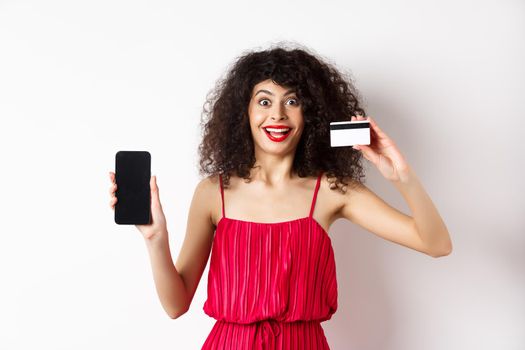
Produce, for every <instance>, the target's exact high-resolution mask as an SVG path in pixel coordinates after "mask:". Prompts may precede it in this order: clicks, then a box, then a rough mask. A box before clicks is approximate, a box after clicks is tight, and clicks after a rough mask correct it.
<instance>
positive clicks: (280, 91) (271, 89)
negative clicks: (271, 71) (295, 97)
mask: <svg viewBox="0 0 525 350" xmlns="http://www.w3.org/2000/svg"><path fill="white" fill-rule="evenodd" d="M260 90H265V91H263V92H264V93H269V94H270V95H271V94H273V95H285V94H288V93H291V92H293V89H290V88H289V87H286V86H282V85H279V84H276V83H274V82H273V80H271V79H267V80H263V81H261V82H259V83H258V84H255V86H254V87H253V90H252V96H253V95H254V94H256V93H258V92H259V91H260Z"/></svg>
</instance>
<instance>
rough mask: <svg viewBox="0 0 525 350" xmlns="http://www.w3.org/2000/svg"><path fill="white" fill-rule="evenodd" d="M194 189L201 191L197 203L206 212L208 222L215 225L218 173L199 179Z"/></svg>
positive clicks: (218, 190) (218, 186) (218, 193)
mask: <svg viewBox="0 0 525 350" xmlns="http://www.w3.org/2000/svg"><path fill="white" fill-rule="evenodd" d="M195 191H196V192H197V191H199V192H201V195H200V196H199V198H200V199H201V200H200V203H199V205H202V207H203V210H205V211H206V212H207V213H208V218H209V222H210V223H211V224H212V225H213V226H216V222H215V218H214V213H215V210H216V208H215V205H216V202H217V201H216V200H215V199H216V197H217V196H218V195H220V184H219V175H210V176H207V177H205V178H203V179H201V180H200V181H199V183H198V184H197V187H196V189H195Z"/></svg>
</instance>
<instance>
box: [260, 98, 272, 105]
mask: <svg viewBox="0 0 525 350" xmlns="http://www.w3.org/2000/svg"><path fill="white" fill-rule="evenodd" d="M264 101H267V102H268V103H269V102H270V100H268V99H266V98H263V99H262V100H259V104H260V105H261V106H268V104H263V102H264Z"/></svg>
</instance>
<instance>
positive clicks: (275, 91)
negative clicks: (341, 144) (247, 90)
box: [109, 80, 452, 318]
mask: <svg viewBox="0 0 525 350" xmlns="http://www.w3.org/2000/svg"><path fill="white" fill-rule="evenodd" d="M262 90H265V91H262ZM296 102H297V103H296ZM248 114H249V118H250V128H251V131H252V137H253V140H254V145H255V158H256V164H255V168H254V169H252V173H251V177H252V179H253V180H252V181H251V182H249V183H246V182H245V181H244V180H243V179H240V178H238V177H236V176H232V177H231V178H230V188H228V189H225V190H224V205H225V216H226V217H228V218H233V219H239V220H245V221H254V222H281V221H287V220H293V219H297V218H302V217H306V216H308V214H309V210H310V205H311V203H312V195H313V192H314V188H315V182H316V178H314V177H309V178H299V177H298V176H297V174H295V173H294V172H293V170H292V163H293V157H294V155H295V150H296V148H297V144H298V142H299V140H300V138H301V134H302V132H303V128H304V120H303V115H302V110H301V105H300V101H298V99H297V97H296V95H295V94H294V92H293V91H292V92H290V91H289V90H288V89H287V88H286V87H282V86H279V85H276V84H275V83H273V82H272V81H271V80H265V81H262V82H260V83H259V84H257V85H255V87H254V88H253V91H252V98H251V100H250V103H249V107H248ZM363 119H368V120H370V123H371V144H370V145H368V146H365V145H360V146H354V148H355V149H357V150H358V151H360V152H363V156H364V157H365V159H367V160H368V161H370V162H371V163H372V164H374V165H375V166H376V168H377V169H378V171H379V172H380V173H381V174H382V175H383V176H384V177H385V179H387V180H388V181H390V182H391V183H392V184H393V185H394V186H395V187H396V188H397V189H398V191H399V192H400V194H401V195H402V196H403V198H404V199H405V200H406V202H407V204H408V205H409V207H410V209H411V212H412V216H410V215H406V214H404V213H402V212H400V211H399V210H397V209H396V208H393V207H392V206H390V205H389V204H388V203H386V202H385V201H383V200H382V199H381V198H380V197H378V196H377V195H376V194H375V193H374V192H373V191H371V190H370V189H369V188H367V187H366V186H365V185H358V186H357V187H356V188H351V187H348V188H347V189H346V190H347V191H346V193H344V194H343V193H342V192H340V191H338V190H333V188H335V187H336V186H337V185H336V184H335V183H334V181H335V179H333V178H332V179H330V178H327V177H326V175H323V177H322V181H321V184H320V187H319V193H318V195H317V200H316V205H315V208H314V212H313V218H314V220H316V221H317V222H318V223H319V224H320V225H321V226H322V227H323V228H324V229H325V231H327V232H328V230H329V228H330V226H331V225H332V223H333V222H334V221H335V220H337V219H340V218H344V219H347V220H350V221H352V222H353V223H354V224H356V225H359V226H361V227H362V228H364V229H365V230H367V231H369V232H371V233H373V234H375V235H377V236H378V237H381V238H383V239H386V240H389V241H391V242H393V243H397V244H400V245H403V246H405V247H407V248H410V249H414V250H417V251H419V252H422V253H424V254H427V255H429V256H432V257H439V256H445V255H448V254H450V252H451V251H452V243H451V240H450V236H449V234H448V231H447V228H446V226H445V224H444V222H443V220H442V219H441V217H440V216H439V213H438V212H437V209H436V208H435V207H434V205H433V203H432V201H431V199H430V197H429V196H428V194H427V193H426V191H425V190H424V188H423V186H422V185H421V183H420V181H419V179H418V178H417V176H416V174H415V173H414V171H413V170H412V168H411V167H410V166H409V164H408V163H407V162H406V160H405V158H404V156H403V155H402V154H401V152H400V151H399V149H398V148H397V146H396V145H395V143H394V142H393V140H392V139H390V138H389V137H388V136H387V135H386V133H385V132H383V131H382V130H381V129H380V128H379V126H378V125H377V123H376V122H375V120H373V119H372V118H371V117H368V118H364V117H362V116H355V117H352V120H363ZM271 124H283V125H287V126H289V127H291V128H292V130H291V131H290V135H289V136H288V138H287V139H286V140H285V141H283V142H274V141H271V140H270V139H269V138H268V137H267V136H266V134H265V131H264V130H263V129H262V127H263V126H266V125H271ZM109 176H110V180H111V182H112V184H111V186H110V189H109V192H110V197H111V198H110V203H109V204H110V207H111V208H112V209H113V210H114V206H115V204H116V202H117V198H116V197H115V191H116V183H115V174H114V173H113V172H110V174H109ZM150 186H151V198H152V204H151V211H152V222H151V223H150V224H149V225H136V227H137V229H138V230H139V231H140V232H141V234H142V236H143V238H144V241H145V243H146V246H147V249H148V253H149V256H150V261H151V266H152V271H153V277H154V280H155V286H156V289H157V294H158V296H159V299H160V301H161V304H162V306H163V308H164V310H165V311H166V313H167V314H168V315H169V316H170V317H171V318H178V317H179V316H181V315H183V314H184V313H185V312H186V311H187V310H188V309H189V307H190V305H191V301H192V300H193V296H194V295H195V291H196V289H197V286H198V284H199V281H200V279H201V277H202V273H203V271H204V269H205V267H206V264H207V262H208V259H209V256H210V252H211V246H212V242H213V235H214V232H215V229H216V227H217V224H218V222H219V221H220V219H221V218H222V204H221V197H220V188H219V182H218V178H217V177H208V178H205V179H203V180H201V181H200V182H199V183H198V184H197V186H196V188H195V191H194V195H193V198H192V201H191V205H190V209H189V213H188V222H187V228H186V235H185V238H184V241H183V243H182V247H181V250H180V253H179V256H178V258H177V261H176V263H175V264H173V261H172V256H171V252H170V248H169V239H168V230H167V224H166V218H165V216H164V213H163V211H162V205H161V203H160V196H159V189H158V186H157V179H156V176H152V177H151V180H150ZM210 198H213V200H210ZM261 208H264V210H261Z"/></svg>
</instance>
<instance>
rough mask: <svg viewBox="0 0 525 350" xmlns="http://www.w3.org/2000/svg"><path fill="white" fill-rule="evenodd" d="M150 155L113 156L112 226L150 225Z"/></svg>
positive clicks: (140, 152)
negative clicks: (114, 190) (114, 185)
mask: <svg viewBox="0 0 525 350" xmlns="http://www.w3.org/2000/svg"><path fill="white" fill-rule="evenodd" d="M150 173H151V155H150V153H149V152H146V151H119V152H117V154H116V156H115V181H116V183H117V190H116V192H115V196H116V197H117V203H116V204H115V222H116V223H117V224H122V225H130V224H149V222H150V206H151V195H150V186H149V182H150V176H151V175H150Z"/></svg>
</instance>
